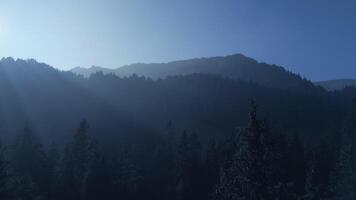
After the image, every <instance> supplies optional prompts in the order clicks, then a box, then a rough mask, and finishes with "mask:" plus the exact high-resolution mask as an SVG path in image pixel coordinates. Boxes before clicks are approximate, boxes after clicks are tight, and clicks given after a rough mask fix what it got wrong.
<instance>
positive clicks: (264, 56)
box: [0, 0, 356, 80]
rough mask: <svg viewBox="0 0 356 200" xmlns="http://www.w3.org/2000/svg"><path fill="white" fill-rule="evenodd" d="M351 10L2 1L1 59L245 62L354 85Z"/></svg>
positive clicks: (206, 0)
mask: <svg viewBox="0 0 356 200" xmlns="http://www.w3.org/2000/svg"><path fill="white" fill-rule="evenodd" d="M355 10H356V3H355V1H351V0H343V1H332V2H331V1H328V2H327V1H323V0H312V1H310V0H302V1H285V0H271V1H257V0H223V1H217V0H194V1H188V0H179V1H178V0H174V1H173V0H172V1H164V0H157V1H154V3H153V2H151V1H146V0H76V1H72V0H61V1H54V0H49V1H43V0H31V1H30V0H0V45H1V46H0V56H1V57H6V56H12V57H15V58H25V59H26V58H35V59H37V60H39V61H41V62H46V63H48V64H50V65H52V66H54V67H57V68H59V69H70V68H73V67H76V66H83V67H89V66H92V65H99V66H103V67H110V68H115V67H120V66H122V65H125V64H131V63H136V62H167V61H171V60H179V59H187V58H194V57H209V56H216V55H229V54H234V53H243V54H245V55H247V56H249V57H252V58H255V59H257V60H259V61H264V62H268V63H274V64H278V65H282V66H284V67H286V68H287V69H289V70H291V71H293V72H296V73H300V74H303V76H306V77H307V78H310V79H313V80H323V79H331V78H345V77H347V78H355V77H356V59H355V56H354V55H355V53H356V46H355V45H354V44H355V42H356V26H355V24H356V17H355V15H354V11H355Z"/></svg>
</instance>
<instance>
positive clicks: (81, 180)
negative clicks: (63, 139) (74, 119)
mask: <svg viewBox="0 0 356 200" xmlns="http://www.w3.org/2000/svg"><path fill="white" fill-rule="evenodd" d="M88 128H89V126H88V124H87V122H86V120H83V121H82V122H81V123H80V126H79V128H78V131H77V133H76V134H75V135H74V138H73V141H72V143H70V144H68V145H67V146H66V148H65V152H64V157H63V161H62V162H63V163H62V164H63V166H62V172H61V182H62V187H63V194H64V195H65V198H66V199H69V200H71V199H76V200H80V199H85V194H86V191H85V189H86V183H87V178H88V175H89V172H90V169H91V167H92V163H93V160H94V154H93V148H94V145H93V144H94V143H93V140H92V139H91V138H90V137H89V136H88Z"/></svg>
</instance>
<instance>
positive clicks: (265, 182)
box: [216, 102, 286, 200]
mask: <svg viewBox="0 0 356 200" xmlns="http://www.w3.org/2000/svg"><path fill="white" fill-rule="evenodd" d="M256 112H257V106H256V105H255V104H254V102H252V104H251V112H250V122H249V125H248V127H246V128H242V129H240V131H239V134H240V136H239V141H238V149H236V153H235V154H234V155H233V157H232V159H231V160H230V161H228V162H227V163H224V165H223V169H222V174H221V179H220V183H219V184H218V185H217V188H216V199H218V200H235V199H246V200H262V199H263V200H266V199H267V200H269V199H271V200H272V199H286V197H285V196H284V195H285V192H283V191H284V190H285V187H284V185H283V184H282V181H281V180H280V178H279V177H280V174H279V172H277V170H276V169H280V166H276V163H277V164H278V163H279V162H275V161H277V160H278V159H279V158H280V156H279V155H277V153H278V152H276V151H275V150H274V149H273V148H272V147H275V145H274V142H275V141H274V140H273V139H272V138H271V135H270V133H269V130H268V126H267V124H266V123H265V122H264V121H261V120H258V119H257V114H256Z"/></svg>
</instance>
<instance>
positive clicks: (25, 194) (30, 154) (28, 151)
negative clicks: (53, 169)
mask: <svg viewBox="0 0 356 200" xmlns="http://www.w3.org/2000/svg"><path fill="white" fill-rule="evenodd" d="M10 157H11V160H10V161H11V162H10V163H11V170H12V171H11V172H12V174H13V175H14V182H15V186H14V187H15V190H16V193H17V194H18V198H25V199H33V198H45V197H47V195H48V191H49V184H48V183H49V174H50V171H49V170H50V168H49V163H48V158H47V155H46V153H45V152H44V150H43V147H42V145H41V144H39V143H38V142H37V141H36V138H35V136H34V134H33V133H32V130H31V129H30V127H29V126H28V125H27V126H26V127H25V128H24V130H23V131H22V132H21V133H20V134H19V135H18V137H17V138H16V140H15V142H14V144H13V146H12V149H11V156H10Z"/></svg>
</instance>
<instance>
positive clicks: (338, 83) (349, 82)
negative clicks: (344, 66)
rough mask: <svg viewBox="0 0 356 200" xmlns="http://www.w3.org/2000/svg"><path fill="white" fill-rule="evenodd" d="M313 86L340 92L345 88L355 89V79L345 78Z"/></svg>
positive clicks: (317, 83)
mask: <svg viewBox="0 0 356 200" xmlns="http://www.w3.org/2000/svg"><path fill="white" fill-rule="evenodd" d="M314 84H315V85H318V86H321V87H323V88H325V89H326V90H329V91H335V90H342V89H344V88H346V87H356V79H352V78H345V79H335V80H327V81H318V82H315V83H314Z"/></svg>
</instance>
